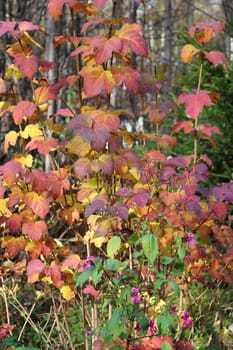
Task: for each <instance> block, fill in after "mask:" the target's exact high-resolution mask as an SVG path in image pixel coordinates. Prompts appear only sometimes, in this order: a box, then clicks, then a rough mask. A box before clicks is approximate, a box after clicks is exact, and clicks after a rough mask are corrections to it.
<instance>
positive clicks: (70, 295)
mask: <svg viewBox="0 0 233 350" xmlns="http://www.w3.org/2000/svg"><path fill="white" fill-rule="evenodd" d="M60 292H61V295H62V296H63V298H64V299H65V300H67V301H70V300H71V299H74V298H75V293H74V290H73V289H72V288H71V287H70V286H69V285H64V286H62V287H61V288H60Z"/></svg>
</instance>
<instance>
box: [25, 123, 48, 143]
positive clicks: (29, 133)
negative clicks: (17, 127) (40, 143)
mask: <svg viewBox="0 0 233 350" xmlns="http://www.w3.org/2000/svg"><path fill="white" fill-rule="evenodd" d="M41 135H43V133H42V131H41V129H40V125H39V124H28V125H27V126H26V128H25V129H24V130H23V131H20V136H21V137H22V138H23V139H27V138H28V137H31V138H33V137H37V136H41Z"/></svg>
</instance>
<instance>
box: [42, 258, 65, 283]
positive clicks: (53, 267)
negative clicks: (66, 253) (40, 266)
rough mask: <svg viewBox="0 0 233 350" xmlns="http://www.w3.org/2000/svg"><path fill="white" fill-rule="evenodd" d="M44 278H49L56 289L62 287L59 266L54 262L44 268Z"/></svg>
mask: <svg viewBox="0 0 233 350" xmlns="http://www.w3.org/2000/svg"><path fill="white" fill-rule="evenodd" d="M45 274H46V276H49V277H50V278H51V280H52V282H53V283H54V285H55V286H56V287H57V288H59V289H60V288H61V287H62V286H63V285H64V281H63V279H62V272H61V264H60V263H59V262H58V261H56V260H54V261H52V262H51V264H50V265H49V266H47V267H46V268H45Z"/></svg>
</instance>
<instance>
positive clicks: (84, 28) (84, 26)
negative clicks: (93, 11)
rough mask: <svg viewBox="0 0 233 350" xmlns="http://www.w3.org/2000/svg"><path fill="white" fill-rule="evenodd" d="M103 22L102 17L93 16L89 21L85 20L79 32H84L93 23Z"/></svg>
mask: <svg viewBox="0 0 233 350" xmlns="http://www.w3.org/2000/svg"><path fill="white" fill-rule="evenodd" d="M104 22H105V19H104V18H95V19H93V20H91V21H88V22H85V23H84V25H83V26H82V29H81V32H80V33H84V32H86V31H87V30H88V29H89V28H90V27H91V26H93V25H95V24H100V23H104Z"/></svg>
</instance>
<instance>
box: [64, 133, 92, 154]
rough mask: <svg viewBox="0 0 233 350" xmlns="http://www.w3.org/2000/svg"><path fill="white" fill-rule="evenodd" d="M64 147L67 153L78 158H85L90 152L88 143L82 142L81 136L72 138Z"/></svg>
mask: <svg viewBox="0 0 233 350" xmlns="http://www.w3.org/2000/svg"><path fill="white" fill-rule="evenodd" d="M66 147H67V150H68V151H69V152H71V153H73V154H76V155H78V156H80V157H85V156H86V155H87V154H88V153H89V151H90V150H91V145H90V142H87V141H84V140H83V138H82V137H81V136H74V137H73V138H72V139H71V140H70V141H69V142H68V143H67V145H66Z"/></svg>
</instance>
